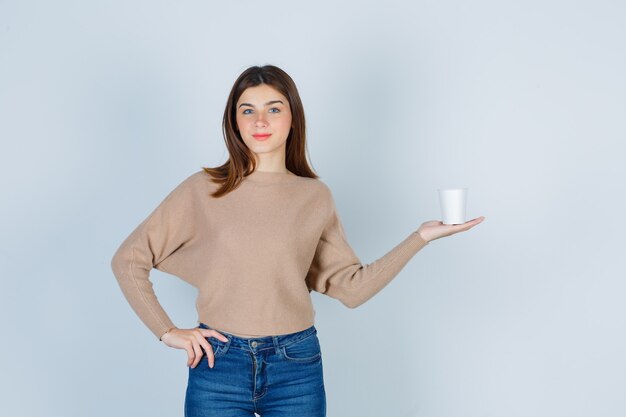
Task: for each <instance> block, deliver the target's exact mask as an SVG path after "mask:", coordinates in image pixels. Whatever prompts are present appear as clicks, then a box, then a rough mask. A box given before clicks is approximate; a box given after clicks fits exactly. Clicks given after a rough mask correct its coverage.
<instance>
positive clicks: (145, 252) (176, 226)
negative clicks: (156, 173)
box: [111, 176, 193, 340]
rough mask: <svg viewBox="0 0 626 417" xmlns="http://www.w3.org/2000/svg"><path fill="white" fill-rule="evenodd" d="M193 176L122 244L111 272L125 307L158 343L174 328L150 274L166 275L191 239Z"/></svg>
mask: <svg viewBox="0 0 626 417" xmlns="http://www.w3.org/2000/svg"><path fill="white" fill-rule="evenodd" d="M191 183H192V176H190V177H188V178H187V179H185V180H184V181H183V182H181V183H180V184H179V185H178V186H177V187H176V188H175V189H174V190H173V191H171V192H170V193H169V194H168V195H167V196H166V197H165V199H164V200H163V201H162V202H161V203H160V204H159V205H158V206H157V207H156V208H155V209H154V210H153V211H152V213H150V215H148V217H147V218H146V219H145V220H144V221H142V222H141V223H140V224H139V225H138V226H137V227H136V228H135V230H133V231H132V233H131V234H130V235H129V236H128V237H127V238H126V239H125V240H124V241H123V242H122V244H121V245H120V247H119V248H118V249H117V251H116V252H115V254H114V255H113V258H112V260H111V268H112V270H113V273H114V275H115V277H116V279H117V281H118V283H119V286H120V288H121V289H122V292H123V294H124V296H125V297H126V299H127V301H128V303H129V304H130V306H131V307H132V308H133V310H134V311H135V313H136V314H137V315H138V316H139V318H140V319H141V320H142V321H143V323H144V324H145V325H146V326H147V327H148V328H149V329H150V330H151V331H152V333H154V335H155V336H156V337H157V338H158V339H159V340H161V336H163V335H164V334H165V333H166V332H167V331H168V330H169V329H171V328H172V327H175V325H174V323H172V320H171V319H170V318H169V316H168V315H167V313H166V312H165V310H164V309H163V307H162V306H161V304H160V303H159V301H158V298H157V296H156V294H155V293H154V290H153V286H152V282H151V281H150V271H151V270H152V268H156V269H159V270H162V271H164V272H167V270H166V267H165V266H164V265H167V263H168V261H169V260H170V259H171V258H170V257H171V256H172V255H173V254H174V253H176V251H178V250H179V249H180V248H182V247H183V246H184V245H185V244H186V243H187V242H189V241H190V240H191V238H192V236H193V223H192V217H193V216H192V215H191V214H192V210H193V199H192V192H191V185H192V184H191Z"/></svg>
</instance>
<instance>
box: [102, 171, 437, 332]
mask: <svg viewBox="0 0 626 417" xmlns="http://www.w3.org/2000/svg"><path fill="white" fill-rule="evenodd" d="M217 187H218V185H217V184H215V183H213V182H212V181H211V180H210V177H209V175H208V174H207V173H205V172H204V171H203V170H200V171H197V172H195V173H193V174H192V175H190V176H189V177H187V178H186V179H185V180H184V181H182V183H180V184H179V185H178V186H177V187H176V188H175V189H174V190H173V191H172V192H171V193H170V194H168V195H167V197H165V199H164V200H163V201H162V202H161V203H160V204H159V205H158V206H157V207H156V208H155V209H154V211H152V213H150V215H149V216H148V217H147V218H146V219H145V220H144V221H143V222H142V223H140V224H139V225H138V226H137V228H136V229H135V230H134V231H133V232H132V233H131V234H130V235H129V236H128V237H127V238H126V240H124V241H123V242H122V244H121V246H120V247H119V249H117V251H116V252H115V255H114V256H113V259H112V261H111V267H112V269H113V273H114V274H115V277H116V278H117V281H118V282H119V285H120V287H121V289H122V292H123V294H124V296H125V297H126V299H127V300H128V302H129V303H130V305H131V307H132V308H133V310H134V311H135V313H136V314H137V315H138V316H139V318H140V319H141V320H142V321H143V322H144V324H145V325H146V326H147V327H148V328H149V329H150V330H151V331H152V332H153V333H154V335H155V336H156V337H157V338H159V339H160V338H161V336H162V335H163V334H164V333H166V332H167V330H168V329H170V328H172V327H174V326H175V325H174V323H172V321H171V320H170V318H169V317H168V315H167V314H166V313H165V311H164V310H163V307H162V306H161V304H160V303H159V301H158V299H157V296H156V295H155V293H154V291H153V288H152V282H151V281H150V279H149V275H150V271H151V269H152V268H156V269H158V270H159V271H163V272H166V273H168V274H171V275H174V276H177V277H179V278H181V279H183V280H185V281H186V282H188V283H189V284H191V285H193V286H194V287H196V288H197V289H198V297H197V300H196V309H197V312H198V322H203V323H206V324H207V325H209V326H210V327H213V328H215V329H217V330H220V331H224V332H228V333H232V334H235V335H237V336H242V337H258V336H268V335H279V334H286V333H293V332H297V331H300V330H304V329H306V328H308V327H310V326H312V325H313V324H314V316H315V310H314V308H313V304H312V301H311V295H310V292H311V290H313V291H317V292H319V293H322V294H326V295H328V296H329V297H332V298H335V299H338V300H340V301H341V302H342V303H343V304H345V305H346V306H348V307H350V308H355V307H357V306H359V305H361V304H363V303H364V302H366V301H367V300H368V299H370V298H371V297H372V296H374V295H375V294H376V293H378V292H379V291H380V290H381V289H382V288H383V287H385V286H386V285H387V284H388V283H389V282H390V281H391V280H392V279H393V278H394V277H395V276H396V275H397V274H398V273H399V272H400V270H401V269H402V268H403V267H404V265H405V264H406V263H407V262H408V261H409V260H410V259H411V257H413V255H415V254H416V253H417V252H418V251H419V250H420V249H422V248H423V247H424V246H425V245H426V244H427V242H426V241H425V240H424V239H422V237H421V236H420V235H419V233H417V231H413V232H411V233H410V234H409V235H408V236H407V237H406V238H405V239H404V240H403V241H402V242H400V243H399V244H397V245H396V246H395V247H394V248H392V249H391V250H390V251H389V252H388V253H386V254H385V255H384V256H382V257H381V258H379V259H377V260H376V261H374V262H372V263H370V264H366V265H363V264H362V263H361V261H360V260H359V258H358V257H357V255H356V254H355V253H354V251H353V249H352V248H351V247H350V245H349V244H348V241H347V240H346V236H345V233H344V230H343V227H342V225H341V221H340V218H339V215H338V213H337V208H336V206H335V202H334V200H333V197H332V194H331V191H330V189H329V188H328V186H327V185H326V184H324V183H323V182H322V181H321V180H319V179H313V178H306V177H299V176H297V175H294V174H291V173H286V174H285V173H277V172H263V171H255V172H253V173H252V174H250V175H249V176H247V177H246V178H244V180H243V181H242V183H241V184H240V186H239V187H238V188H237V189H235V190H234V191H232V192H230V193H228V194H226V195H225V196H223V197H220V198H215V197H212V196H210V195H209V194H210V192H211V191H213V190H215V189H217Z"/></svg>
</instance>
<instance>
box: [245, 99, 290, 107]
mask: <svg viewBox="0 0 626 417" xmlns="http://www.w3.org/2000/svg"><path fill="white" fill-rule="evenodd" d="M274 103H280V104H283V105H284V104H285V103H283V102H282V100H271V101H268V102H267V103H265V105H266V106H269V105H270V104H274ZM241 106H249V107H254V106H253V105H252V104H250V103H241V104H240V105H239V107H241Z"/></svg>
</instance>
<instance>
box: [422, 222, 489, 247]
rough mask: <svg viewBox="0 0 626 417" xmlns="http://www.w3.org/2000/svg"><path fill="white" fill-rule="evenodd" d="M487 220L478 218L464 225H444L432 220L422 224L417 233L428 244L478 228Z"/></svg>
mask: <svg viewBox="0 0 626 417" xmlns="http://www.w3.org/2000/svg"><path fill="white" fill-rule="evenodd" d="M483 220H485V216H480V217H477V218H475V219H473V220H470V221H468V222H465V223H463V224H443V222H442V221H437V220H431V221H428V222H425V223H422V225H421V226H420V228H419V229H417V232H418V233H419V234H420V236H422V239H424V240H425V241H426V242H431V241H433V240H435V239H439V238H440V237H445V236H450V235H453V234H455V233H459V232H464V231H466V230H469V229H471V228H472V227H474V226H476V225H477V224H478V223H481V222H482V221H483Z"/></svg>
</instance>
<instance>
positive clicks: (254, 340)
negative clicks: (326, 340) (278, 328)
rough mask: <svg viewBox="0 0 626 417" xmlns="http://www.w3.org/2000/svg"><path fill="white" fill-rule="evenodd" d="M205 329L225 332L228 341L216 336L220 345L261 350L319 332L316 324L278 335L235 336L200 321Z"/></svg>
mask: <svg viewBox="0 0 626 417" xmlns="http://www.w3.org/2000/svg"><path fill="white" fill-rule="evenodd" d="M198 327H201V328H203V329H212V330H217V331H218V332H220V334H223V335H224V336H226V338H228V342H223V341H221V340H219V339H218V338H214V339H215V341H216V343H217V344H218V345H227V346H229V347H236V348H239V349H246V350H251V351H260V350H265V349H278V348H279V347H282V346H288V345H290V344H292V343H295V342H297V341H299V340H302V339H304V338H305V337H307V336H310V335H312V334H317V329H316V328H315V326H314V325H313V326H311V327H309V328H307V329H304V330H301V331H299V332H295V333H287V334H282V335H277V336H262V337H251V338H243V337H238V336H235V335H233V334H231V333H228V332H223V331H221V330H218V329H214V328H213V327H210V326H208V325H207V324H205V323H202V322H200V324H199V326H198Z"/></svg>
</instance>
